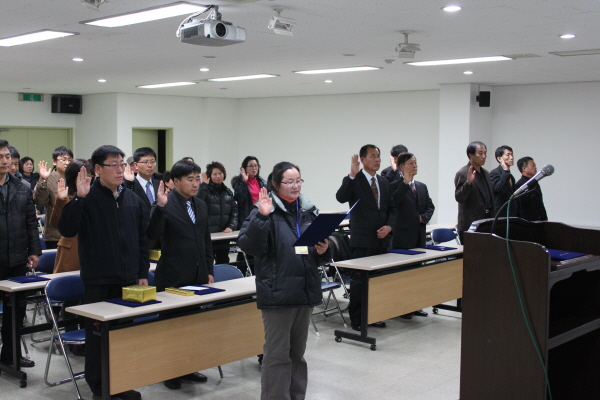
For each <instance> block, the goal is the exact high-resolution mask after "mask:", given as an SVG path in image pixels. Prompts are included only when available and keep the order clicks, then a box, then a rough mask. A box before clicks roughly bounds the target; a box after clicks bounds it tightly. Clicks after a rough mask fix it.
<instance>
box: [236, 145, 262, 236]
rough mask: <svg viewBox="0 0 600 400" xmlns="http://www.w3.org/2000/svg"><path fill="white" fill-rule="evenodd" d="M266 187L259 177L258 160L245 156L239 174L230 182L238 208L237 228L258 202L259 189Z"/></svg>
mask: <svg viewBox="0 0 600 400" xmlns="http://www.w3.org/2000/svg"><path fill="white" fill-rule="evenodd" d="M266 186H267V182H266V181H265V180H264V179H263V178H261V176H260V163H259V162H258V158H256V157H254V156H247V157H246V158H244V161H242V167H241V168H240V174H239V175H238V176H234V177H233V179H232V180H231V187H232V188H233V191H234V193H235V194H234V196H233V197H234V199H235V201H236V203H237V206H238V226H237V228H236V229H240V228H241V227H242V224H243V223H244V220H245V219H246V218H248V215H250V211H252V208H253V207H254V203H256V202H257V201H258V194H259V193H260V189H262V188H264V187H266Z"/></svg>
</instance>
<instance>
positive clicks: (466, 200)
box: [454, 142, 496, 242]
mask: <svg viewBox="0 0 600 400" xmlns="http://www.w3.org/2000/svg"><path fill="white" fill-rule="evenodd" d="M467 157H469V162H468V163H467V165H465V166H464V167H462V168H461V169H459V170H458V172H457V173H456V176H455V177H454V186H455V188H456V189H455V191H454V198H455V199H456V201H457V202H458V225H457V227H458V234H459V236H460V240H461V242H462V240H463V232H464V231H466V230H469V227H470V226H471V223H472V222H473V221H478V220H480V219H485V218H492V217H493V216H494V215H495V214H496V212H495V209H494V187H493V186H492V181H491V179H490V174H489V172H488V171H486V170H485V168H483V165H484V164H485V160H486V158H487V146H486V145H485V143H482V142H471V143H469V145H468V146H467Z"/></svg>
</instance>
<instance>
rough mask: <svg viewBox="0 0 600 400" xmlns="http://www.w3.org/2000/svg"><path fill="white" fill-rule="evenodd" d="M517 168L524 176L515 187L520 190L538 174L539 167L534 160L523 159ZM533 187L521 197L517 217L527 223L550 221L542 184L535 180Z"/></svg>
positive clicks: (529, 158)
mask: <svg viewBox="0 0 600 400" xmlns="http://www.w3.org/2000/svg"><path fill="white" fill-rule="evenodd" d="M517 168H519V171H520V172H521V174H522V175H523V176H521V179H519V181H518V182H517V184H516V185H515V187H516V188H517V189H518V188H520V187H521V186H523V185H524V184H525V183H526V182H527V181H528V180H529V179H531V178H533V176H534V175H535V174H537V167H536V165H535V161H533V158H531V157H523V158H520V159H519V161H517ZM532 185H533V187H532V188H531V189H530V190H529V192H528V193H526V194H524V195H523V196H521V197H519V200H518V202H519V213H518V215H517V216H518V217H521V218H523V219H526V220H527V221H548V214H547V213H546V207H545V206H544V198H543V196H542V188H541V187H540V183H539V182H538V181H537V180H535V179H534V181H533V183H532Z"/></svg>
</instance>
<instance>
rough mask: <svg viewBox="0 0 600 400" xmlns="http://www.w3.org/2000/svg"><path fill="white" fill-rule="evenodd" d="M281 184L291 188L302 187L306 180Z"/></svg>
mask: <svg viewBox="0 0 600 400" xmlns="http://www.w3.org/2000/svg"><path fill="white" fill-rule="evenodd" d="M281 183H283V184H284V185H288V186H291V187H294V186H302V184H303V183H304V179H300V180H298V181H293V182H281Z"/></svg>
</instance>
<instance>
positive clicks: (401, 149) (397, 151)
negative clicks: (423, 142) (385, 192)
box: [381, 144, 408, 183]
mask: <svg viewBox="0 0 600 400" xmlns="http://www.w3.org/2000/svg"><path fill="white" fill-rule="evenodd" d="M404 153H408V148H407V147H406V146H405V145H403V144H397V145H395V146H394V147H392V150H391V151H390V164H392V165H391V166H390V167H387V168H384V170H383V171H381V176H383V177H385V178H386V179H387V180H388V181H389V182H390V183H392V182H396V181H400V180H402V171H400V169H399V168H398V157H400V156H401V155H402V154H404Z"/></svg>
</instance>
